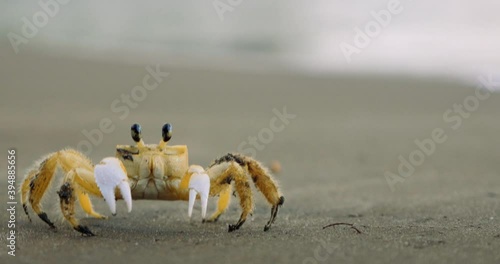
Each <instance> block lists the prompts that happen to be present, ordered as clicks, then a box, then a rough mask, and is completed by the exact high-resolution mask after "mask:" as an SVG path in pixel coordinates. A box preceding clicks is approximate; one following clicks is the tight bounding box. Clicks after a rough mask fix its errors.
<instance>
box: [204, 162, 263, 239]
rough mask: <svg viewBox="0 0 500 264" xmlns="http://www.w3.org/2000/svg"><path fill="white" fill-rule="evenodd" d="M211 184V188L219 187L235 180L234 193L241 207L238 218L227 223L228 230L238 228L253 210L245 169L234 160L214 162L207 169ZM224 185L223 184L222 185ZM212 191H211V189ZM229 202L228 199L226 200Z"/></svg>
mask: <svg viewBox="0 0 500 264" xmlns="http://www.w3.org/2000/svg"><path fill="white" fill-rule="evenodd" d="M207 173H208V175H209V176H210V178H211V180H212V182H213V184H211V189H212V188H214V189H217V188H221V185H222V184H229V183H231V181H234V182H235V184H234V185H235V189H236V193H238V196H239V197H240V206H241V209H242V212H241V216H240V219H239V220H238V222H237V223H236V224H234V225H229V232H232V231H235V230H238V229H239V228H240V227H241V226H242V225H243V223H245V221H246V219H247V217H248V214H250V213H251V212H252V211H253V206H254V205H253V198H252V189H251V188H250V183H249V182H248V179H247V177H246V174H245V171H244V170H243V168H242V167H241V166H239V165H238V164H236V163H235V162H224V163H221V164H215V165H213V166H211V167H210V168H209V169H208V170H207ZM222 187H224V186H222ZM211 193H212V191H211ZM228 202H229V201H228Z"/></svg>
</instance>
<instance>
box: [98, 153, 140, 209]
mask: <svg viewBox="0 0 500 264" xmlns="http://www.w3.org/2000/svg"><path fill="white" fill-rule="evenodd" d="M94 175H95V181H96V183H97V186H98V187H99V190H100V191H101V194H102V196H103V197H104V200H105V201H106V203H107V204H108V206H109V210H110V211H111V213H112V214H113V215H115V214H116V200H115V190H116V188H118V189H119V190H120V193H121V196H122V198H123V200H125V203H126V204H127V209H128V212H129V213H130V211H132V195H131V193H130V185H129V184H128V179H127V172H126V170H125V167H124V166H123V164H122V162H121V161H120V160H119V159H117V158H113V157H108V158H104V159H103V160H102V161H101V162H100V163H99V164H97V165H96V166H95V168H94Z"/></svg>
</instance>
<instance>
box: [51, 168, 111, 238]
mask: <svg viewBox="0 0 500 264" xmlns="http://www.w3.org/2000/svg"><path fill="white" fill-rule="evenodd" d="M91 175H92V173H91V172H88V171H87V172H85V170H83V169H78V170H77V169H73V170H71V171H69V172H68V173H67V174H66V176H65V177H64V181H63V184H62V186H61V188H60V190H59V191H58V192H57V193H58V194H59V198H60V205H61V211H62V213H63V216H64V218H65V219H66V220H67V221H68V222H69V223H70V224H71V226H72V227H73V229H75V230H76V231H78V232H80V233H82V234H83V235H87V236H93V235H94V233H92V231H90V229H88V228H87V227H86V226H82V225H80V223H79V221H78V219H76V217H75V202H76V198H77V196H78V198H79V199H80V205H81V206H82V208H83V209H84V210H85V211H86V212H87V213H89V214H90V215H97V216H101V215H100V214H98V213H96V212H94V210H93V209H92V204H91V203H90V199H89V198H88V196H87V194H86V193H85V191H92V189H86V188H85V187H83V186H81V185H79V184H78V183H79V182H88V180H90V179H85V177H89V176H91ZM97 216H96V217H97ZM100 218H102V217H100Z"/></svg>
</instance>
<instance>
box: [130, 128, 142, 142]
mask: <svg viewBox="0 0 500 264" xmlns="http://www.w3.org/2000/svg"><path fill="white" fill-rule="evenodd" d="M141 132H142V128H141V125H139V124H133V125H132V127H131V128H130V133H131V135H132V139H133V140H134V141H135V142H136V143H139V142H140V141H141V139H142V137H141Z"/></svg>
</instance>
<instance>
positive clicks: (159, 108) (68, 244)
mask: <svg viewBox="0 0 500 264" xmlns="http://www.w3.org/2000/svg"><path fill="white" fill-rule="evenodd" d="M162 69H165V70H167V71H168V72H169V73H170V75H169V76H168V77H167V78H166V79H165V80H164V81H162V82H161V83H160V85H159V87H158V88H157V89H155V90H152V91H148V92H147V96H146V98H145V99H144V100H143V101H141V102H137V106H136V107H135V108H132V106H130V107H129V110H130V112H129V113H128V114H125V113H126V111H125V110H124V109H123V108H122V110H120V111H117V109H116V107H118V106H122V107H123V106H125V104H123V103H122V102H121V95H122V94H125V95H126V94H130V92H131V91H132V89H133V88H134V87H135V86H137V85H141V83H142V80H143V77H144V76H146V75H147V74H148V72H147V70H146V65H125V64H121V63H113V62H95V61H91V60H76V59H63V58H53V57H50V56H46V55H33V54H30V55H28V54H20V55H17V56H14V55H7V56H5V57H3V58H2V61H1V63H0V87H1V91H2V95H1V97H0V110H1V112H2V122H1V130H0V138H1V139H2V140H1V145H2V149H3V150H4V154H3V155H2V156H1V157H0V160H1V163H0V168H1V170H2V172H3V174H2V175H6V174H5V171H6V158H7V154H6V150H7V148H9V147H14V148H16V150H17V160H18V177H17V180H18V183H19V182H20V180H21V179H22V177H23V175H24V172H25V170H26V169H27V168H29V166H31V164H32V162H33V161H34V160H36V159H38V158H40V157H41V156H43V155H44V154H46V153H48V152H52V151H57V150H59V149H62V148H65V147H73V148H75V147H77V145H78V144H79V143H80V142H82V141H85V140H88V139H87V138H86V137H85V136H84V135H83V134H82V131H84V130H86V131H92V130H94V129H97V128H99V122H100V121H101V120H102V119H104V118H108V119H110V120H111V121H112V124H113V127H114V129H113V131H112V132H110V133H103V138H102V142H97V143H98V144H96V145H93V144H92V152H91V153H90V155H89V156H90V157H91V159H92V160H93V161H94V162H98V161H99V160H100V159H102V158H103V157H106V156H113V155H114V147H115V145H117V144H132V143H133V142H132V139H131V138H130V133H129V128H130V125H131V124H133V123H140V124H141V125H142V127H143V130H144V132H143V136H144V139H145V141H146V142H148V143H157V142H158V141H159V140H160V136H161V127H162V125H163V124H164V123H165V122H171V123H172V124H173V126H174V136H173V139H172V141H171V143H172V144H186V145H188V146H189V151H190V160H191V163H193V164H200V165H203V166H206V165H208V164H209V163H210V162H211V161H212V160H213V159H215V158H216V157H218V156H221V155H223V154H225V153H227V152H234V151H237V150H238V146H239V145H240V144H242V142H246V141H248V137H252V136H253V137H258V135H259V133H261V131H262V130H265V129H266V128H270V121H271V120H272V119H273V117H275V113H274V112H273V109H277V110H278V111H283V109H284V107H286V109H287V112H288V113H290V114H293V115H296V118H294V119H291V120H289V122H288V124H285V125H284V128H283V130H282V131H280V132H276V133H274V132H273V134H272V138H269V139H266V140H267V141H269V142H267V141H266V142H267V143H266V144H264V143H263V142H260V143H261V145H262V146H261V147H260V148H262V149H261V150H257V151H256V153H257V159H258V160H261V161H262V162H264V163H266V164H268V163H269V162H270V161H272V160H279V161H280V162H281V165H282V167H283V171H282V172H281V173H280V174H279V175H277V176H276V178H277V179H278V180H279V182H280V185H281V188H282V191H283V193H284V196H285V198H286V202H285V204H284V206H283V207H282V209H281V211H280V212H279V215H278V218H277V220H276V223H275V224H274V226H273V227H272V229H271V230H270V231H269V232H263V227H264V225H265V223H266V222H267V220H268V217H269V211H270V209H269V206H268V205H267V204H266V202H265V201H264V199H262V197H261V195H260V194H259V193H257V192H255V194H256V197H258V198H257V199H256V209H255V213H254V217H253V221H248V222H247V223H245V224H244V225H243V227H242V229H241V230H239V231H238V232H235V233H227V225H228V224H229V223H234V222H236V221H237V219H238V217H239V212H240V211H239V206H238V198H233V200H232V204H231V206H230V209H229V210H228V212H227V213H226V214H224V215H223V216H222V217H221V219H220V221H219V222H218V223H215V224H201V223H200V221H199V217H200V216H199V208H198V209H197V210H196V211H195V216H194V220H193V221H191V222H189V220H188V218H187V203H185V202H162V201H135V202H134V209H133V211H132V212H131V213H130V214H127V213H125V206H124V204H123V202H119V206H118V215H117V216H116V217H111V218H110V219H109V220H95V219H90V218H87V217H85V215H84V214H83V213H81V212H79V216H80V217H82V218H83V220H82V223H83V224H85V225H87V226H88V227H89V228H90V229H92V230H93V231H94V232H95V233H96V234H97V236H96V237H91V238H87V237H82V236H80V234H78V233H77V232H75V231H73V230H72V229H71V228H70V226H69V225H68V224H67V223H65V222H64V221H62V217H61V214H60V212H59V210H58V203H59V201H58V199H57V197H56V195H54V191H52V193H51V194H49V195H48V197H47V198H46V199H45V203H44V206H45V208H46V211H47V213H48V215H49V217H50V218H51V219H53V220H56V225H57V227H58V229H57V232H53V231H52V230H50V229H49V228H48V226H47V225H46V224H45V223H43V222H42V221H41V220H40V219H38V218H37V217H36V216H34V214H33V212H32V211H30V213H31V216H32V218H33V222H32V223H30V222H29V221H28V219H27V218H26V216H25V215H24V213H23V212H22V208H21V206H20V205H18V207H17V218H16V219H17V226H16V227H17V228H16V238H17V240H16V243H17V250H16V257H10V256H8V255H7V251H8V250H7V248H6V246H5V245H6V243H7V241H6V234H7V232H8V231H9V229H8V227H7V221H8V215H7V214H6V213H5V212H6V211H5V210H4V213H2V214H1V216H0V223H1V224H0V232H1V234H2V235H1V236H0V238H1V240H0V243H1V244H2V247H1V248H2V250H0V262H1V263H34V262H36V263H68V262H71V263H112V262H126V263H135V262H143V263H160V262H161V263H184V264H187V263H367V262H369V263H498V262H499V261H500V251H499V250H498V249H499V248H500V163H499V161H500V151H499V146H500V137H499V133H498V131H500V123H499V122H498V113H499V112H500V95H499V94H496V95H492V96H491V97H490V98H489V99H486V100H483V101H480V102H479V106H478V110H477V111H474V112H472V113H470V117H468V118H463V119H462V124H461V126H460V127H459V128H457V129H456V130H454V129H453V128H452V125H456V123H455V122H458V121H455V122H446V121H445V120H443V114H444V113H446V112H447V110H448V109H450V108H452V106H453V104H455V103H463V102H464V100H465V99H466V98H467V97H468V96H470V95H474V90H473V89H471V87H468V86H467V85H463V84H460V83H458V82H453V81H444V80H438V79H430V80H424V79H416V78H406V77H389V76H387V77H376V76H340V75H339V76H308V75H302V74H298V73H276V74H270V75H264V74H250V73H247V74H243V73H234V72H222V71H216V70H202V69H183V68H175V67H164V68H162ZM115 100H118V101H119V104H118V105H115V108H113V107H112V105H113V102H114V101H115ZM134 106H135V105H134ZM114 110H115V111H114ZM453 117H456V115H454V116H453ZM436 128H441V129H442V131H443V133H444V135H445V136H446V137H447V140H446V142H444V143H442V144H437V147H436V150H435V151H434V152H433V153H432V155H430V156H425V161H424V162H423V164H422V165H420V166H417V167H416V168H415V172H414V173H413V174H412V175H411V176H409V177H407V178H406V179H404V182H402V183H398V184H397V185H396V186H395V191H394V192H392V191H391V189H390V188H389V185H388V184H387V181H386V179H385V177H384V173H385V172H387V171H391V172H394V173H396V172H397V170H398V166H399V164H400V161H399V159H398V157H399V155H403V157H406V158H409V155H410V153H412V152H413V151H415V150H417V149H418V148H417V146H416V145H415V143H414V141H415V140H417V139H418V140H424V139H426V138H431V136H432V133H433V130H435V129H436ZM82 144H84V143H82ZM245 148H248V145H246V147H245ZM61 176H62V175H58V177H57V179H58V180H60V179H61ZM2 178H3V179H4V180H2V181H0V190H2V191H1V193H2V195H1V196H0V202H1V203H2V204H4V206H5V207H6V205H5V204H6V202H7V197H6V195H5V193H6V190H7V181H6V177H5V176H4V177H2ZM57 185H58V182H57V181H55V182H54V184H53V186H54V187H55V186H57ZM18 199H20V197H19V195H18ZM93 201H94V204H95V206H96V209H97V210H98V211H99V212H101V213H104V214H106V215H110V213H109V211H108V209H107V207H106V205H105V203H104V202H103V201H101V200H99V199H93ZM214 209H215V205H214V200H213V199H212V200H211V203H210V208H209V210H210V211H212V210H214ZM335 222H347V223H353V224H354V225H355V226H356V227H357V228H359V229H360V230H361V231H362V234H357V233H356V232H355V231H354V230H352V229H350V228H348V227H345V226H339V227H335V228H328V229H324V230H323V229H322V227H323V226H325V225H328V224H330V223H335Z"/></svg>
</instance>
